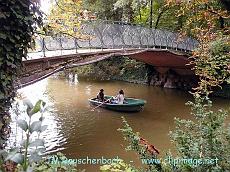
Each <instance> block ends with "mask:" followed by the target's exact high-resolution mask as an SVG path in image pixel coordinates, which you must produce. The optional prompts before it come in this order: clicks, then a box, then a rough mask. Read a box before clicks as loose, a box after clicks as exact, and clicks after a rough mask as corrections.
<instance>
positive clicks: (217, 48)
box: [191, 34, 230, 93]
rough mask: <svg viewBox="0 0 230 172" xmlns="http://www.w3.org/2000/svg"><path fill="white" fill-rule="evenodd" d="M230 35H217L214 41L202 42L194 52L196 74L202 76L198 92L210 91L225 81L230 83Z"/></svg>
mask: <svg viewBox="0 0 230 172" xmlns="http://www.w3.org/2000/svg"><path fill="white" fill-rule="evenodd" d="M229 52H230V37H229V36H227V35H226V36H225V35H221V34H220V35H217V36H216V39H215V40H214V41H211V42H209V43H207V44H206V43H205V44H201V45H200V46H199V48H198V49H196V50H195V51H194V52H193V59H194V61H193V62H192V63H191V64H193V65H195V67H194V70H195V73H196V75H198V76H200V83H199V87H198V88H196V90H197V92H200V93H209V92H211V88H212V87H215V86H219V85H220V84H222V83H224V82H228V83H230V70H229V64H230V54H229Z"/></svg>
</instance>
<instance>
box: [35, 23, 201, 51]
mask: <svg viewBox="0 0 230 172" xmlns="http://www.w3.org/2000/svg"><path fill="white" fill-rule="evenodd" d="M77 32H78V33H79V34H80V35H83V36H84V37H85V39H80V38H74V37H68V36H66V35H63V36H60V37H45V38H37V39H36V52H44V53H45V51H55V50H78V49H79V48H91V49H96V48H100V49H121V48H124V49H125V48H157V49H173V50H176V51H183V52H190V51H192V50H193V49H194V48H196V47H197V46H198V44H199V43H198V42H197V41H196V40H194V39H192V38H188V37H187V38H184V39H183V40H181V41H178V37H179V35H178V34H177V33H173V32H170V31H166V30H160V29H150V28H146V27H143V26H140V25H132V24H127V23H124V22H111V21H87V22H85V23H83V24H82V25H81V27H80V28H78V29H77Z"/></svg>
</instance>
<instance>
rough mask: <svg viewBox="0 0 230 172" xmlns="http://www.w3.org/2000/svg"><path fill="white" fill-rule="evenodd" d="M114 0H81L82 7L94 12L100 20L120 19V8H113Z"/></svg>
mask: <svg viewBox="0 0 230 172" xmlns="http://www.w3.org/2000/svg"><path fill="white" fill-rule="evenodd" d="M115 3H116V0H85V1H83V6H84V9H86V10H89V11H91V12H93V13H94V14H96V16H97V18H98V19H102V20H113V21H121V20H122V10H121V9H120V8H118V9H114V4H115Z"/></svg>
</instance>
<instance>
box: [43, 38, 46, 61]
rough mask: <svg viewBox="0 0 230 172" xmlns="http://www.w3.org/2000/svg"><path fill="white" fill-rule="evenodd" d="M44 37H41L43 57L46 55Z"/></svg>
mask: <svg viewBox="0 0 230 172" xmlns="http://www.w3.org/2000/svg"><path fill="white" fill-rule="evenodd" d="M45 48H46V47H45V38H42V52H43V57H46V53H45V51H46V50H45Z"/></svg>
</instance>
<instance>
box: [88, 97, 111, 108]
mask: <svg viewBox="0 0 230 172" xmlns="http://www.w3.org/2000/svg"><path fill="white" fill-rule="evenodd" d="M112 98H113V97H111V98H110V99H108V100H106V101H105V102H102V103H101V104H99V105H98V106H96V107H95V108H93V109H91V111H94V110H95V109H97V108H98V107H100V106H101V105H103V104H105V103H106V102H108V101H109V100H111V99H112Z"/></svg>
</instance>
